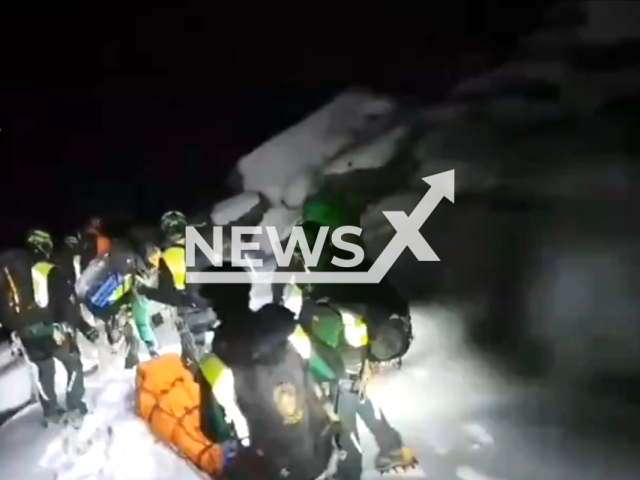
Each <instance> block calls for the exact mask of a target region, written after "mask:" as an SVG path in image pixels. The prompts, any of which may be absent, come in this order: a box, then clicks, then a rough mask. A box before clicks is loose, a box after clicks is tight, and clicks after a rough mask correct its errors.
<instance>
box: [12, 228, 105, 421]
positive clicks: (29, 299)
mask: <svg viewBox="0 0 640 480" xmlns="http://www.w3.org/2000/svg"><path fill="white" fill-rule="evenodd" d="M26 242H27V246H28V248H29V251H30V260H31V261H30V265H28V268H30V270H31V272H30V273H31V279H32V285H31V287H32V288H31V289H29V288H28V285H24V286H23V287H25V288H22V289H20V286H17V288H18V290H22V292H19V293H21V294H22V295H21V302H22V303H23V305H24V307H23V313H22V314H21V315H19V317H18V322H19V324H18V325H14V326H13V328H14V329H15V331H16V332H17V334H18V336H19V338H20V340H21V341H22V344H23V346H24V348H25V350H26V352H27V355H28V357H29V359H30V360H31V361H32V362H33V363H34V364H35V365H36V366H37V368H38V383H39V388H38V391H39V399H40V403H41V404H42V409H43V413H44V417H45V422H46V423H49V422H53V423H57V422H60V421H61V420H63V419H65V420H68V421H69V422H70V423H71V424H72V425H74V426H77V424H78V423H80V422H81V421H82V418H83V417H84V415H85V414H86V413H87V407H86V405H85V403H84V401H83V397H84V393H85V389H84V376H83V371H82V363H81V360H80V352H79V350H78V345H77V341H76V329H79V330H80V331H81V332H82V333H83V334H84V335H85V336H86V337H87V338H88V339H89V340H90V341H92V342H95V341H96V340H97V338H98V332H97V330H95V329H94V328H93V327H91V326H90V325H88V324H87V323H85V322H84V321H83V319H82V317H81V315H80V312H79V308H78V305H77V303H76V301H75V294H74V291H73V289H72V288H71V287H70V284H69V281H68V278H66V277H65V274H64V272H63V270H62V269H61V268H60V267H59V266H57V265H55V264H54V263H52V261H51V252H52V249H53V242H52V240H51V236H50V235H49V234H48V233H47V232H44V231H42V230H32V231H31V232H29V234H28V235H27V239H26ZM54 359H58V360H59V361H60V362H61V363H62V365H63V366H64V368H65V369H66V371H67V395H66V406H67V411H66V414H65V411H64V409H62V408H61V407H60V406H59V404H58V401H57V396H56V390H55V362H54Z"/></svg>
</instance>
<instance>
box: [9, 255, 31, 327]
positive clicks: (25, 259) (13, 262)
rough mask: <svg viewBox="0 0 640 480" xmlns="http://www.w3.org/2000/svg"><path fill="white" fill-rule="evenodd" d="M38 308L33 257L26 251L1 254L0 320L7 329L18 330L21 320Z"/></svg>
mask: <svg viewBox="0 0 640 480" xmlns="http://www.w3.org/2000/svg"><path fill="white" fill-rule="evenodd" d="M35 308H36V303H35V295H34V291H33V279H32V277H31V257H30V255H29V252H28V251H26V250H19V249H15V250H9V251H6V252H3V253H2V254H0V318H2V323H3V325H4V326H5V327H7V328H8V329H10V330H16V329H17V328H19V326H20V325H21V324H23V322H22V321H20V319H22V318H24V315H25V314H27V313H30V312H31V311H33V310H34V309H35Z"/></svg>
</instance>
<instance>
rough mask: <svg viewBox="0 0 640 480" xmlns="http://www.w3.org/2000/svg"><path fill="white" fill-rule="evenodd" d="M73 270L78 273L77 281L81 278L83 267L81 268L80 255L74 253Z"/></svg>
mask: <svg viewBox="0 0 640 480" xmlns="http://www.w3.org/2000/svg"><path fill="white" fill-rule="evenodd" d="M73 271H74V272H75V275H76V282H77V281H78V279H79V278H80V273H81V269H80V255H74V256H73Z"/></svg>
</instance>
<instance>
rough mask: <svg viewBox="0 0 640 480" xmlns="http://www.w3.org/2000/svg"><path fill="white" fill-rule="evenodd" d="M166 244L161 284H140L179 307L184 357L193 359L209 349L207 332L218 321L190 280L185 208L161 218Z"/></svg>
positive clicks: (142, 289) (151, 295)
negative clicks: (187, 280)
mask: <svg viewBox="0 0 640 480" xmlns="http://www.w3.org/2000/svg"><path fill="white" fill-rule="evenodd" d="M160 227H161V229H162V231H163V233H164V235H165V240H166V247H165V248H164V250H163V251H162V255H161V257H160V261H159V265H158V287H157V288H151V287H147V286H140V287H138V292H139V293H140V294H142V295H144V296H146V297H147V298H148V299H150V300H153V301H156V302H158V303H164V304H166V305H171V306H174V307H176V308H177V314H178V315H177V316H178V319H179V325H178V329H179V332H178V333H179V335H180V342H181V346H182V357H183V360H184V361H185V362H186V363H193V362H194V361H197V359H198V358H200V357H201V356H202V354H203V353H204V352H205V351H206V350H207V332H210V331H212V330H213V328H214V326H215V325H216V323H217V320H216V316H215V313H214V312H213V311H212V310H211V309H210V308H209V306H210V305H209V302H207V301H206V300H204V299H203V298H202V297H201V296H200V294H199V293H198V291H197V286H195V285H190V284H187V283H186V274H187V265H186V254H185V230H186V227H187V220H186V217H185V216H184V214H182V213H181V212H176V211H170V212H167V213H165V214H164V215H163V216H162V218H161V220H160Z"/></svg>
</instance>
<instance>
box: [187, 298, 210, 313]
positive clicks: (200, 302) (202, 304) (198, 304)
mask: <svg viewBox="0 0 640 480" xmlns="http://www.w3.org/2000/svg"><path fill="white" fill-rule="evenodd" d="M190 306H191V307H193V308H199V309H202V310H206V309H207V308H209V307H210V305H209V302H208V301H207V300H205V299H204V298H202V297H200V296H193V297H191V305H190Z"/></svg>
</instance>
